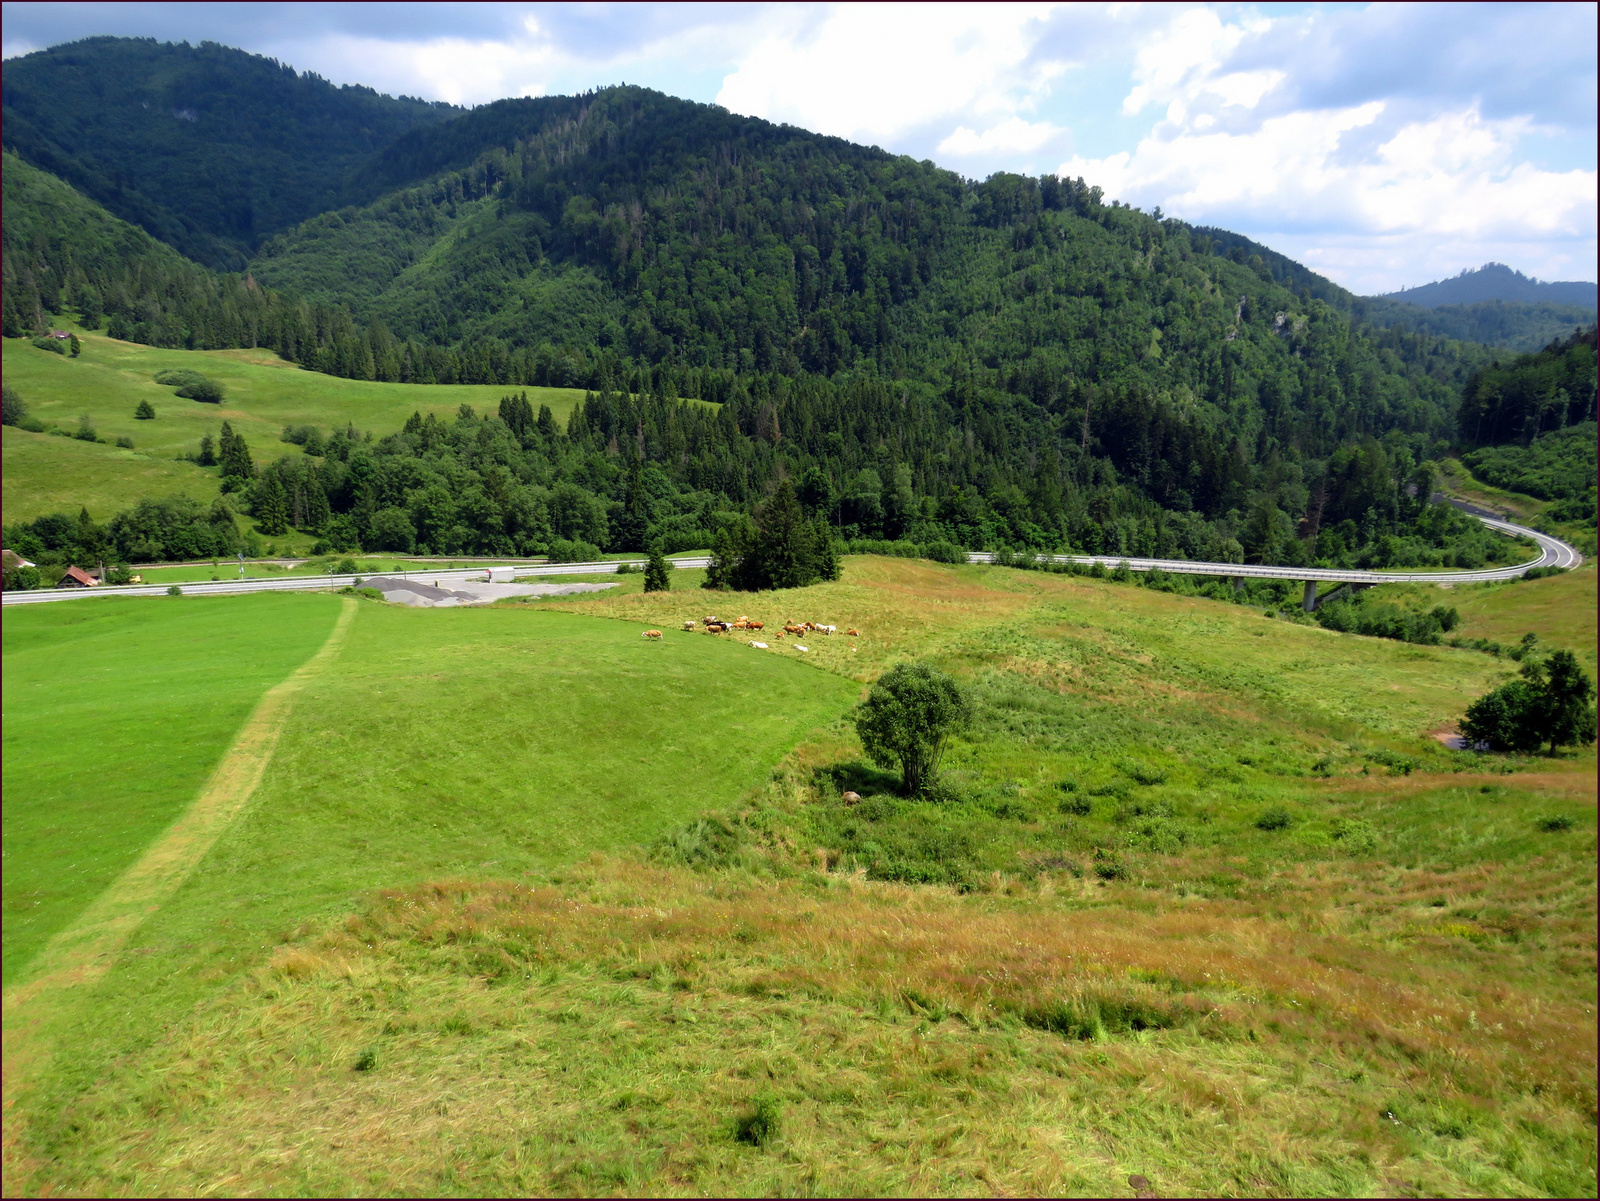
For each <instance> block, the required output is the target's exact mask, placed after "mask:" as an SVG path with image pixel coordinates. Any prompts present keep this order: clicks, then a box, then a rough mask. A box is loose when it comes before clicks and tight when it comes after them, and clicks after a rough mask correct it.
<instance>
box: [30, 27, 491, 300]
mask: <svg viewBox="0 0 1600 1201" xmlns="http://www.w3.org/2000/svg"><path fill="white" fill-rule="evenodd" d="M3 93H4V126H3V129H4V138H5V148H6V149H7V150H12V151H15V152H18V153H20V154H21V155H22V157H23V158H25V159H26V160H27V161H29V162H30V163H33V164H34V165H35V166H38V167H42V168H44V169H45V170H47V171H49V172H51V173H52V174H54V175H57V176H59V177H60V178H62V179H64V180H66V181H67V182H68V183H70V184H72V185H73V187H75V188H77V189H78V190H79V191H81V192H83V193H84V194H85V195H86V196H89V197H90V198H92V199H94V200H96V201H98V202H99V203H100V204H102V205H104V206H105V207H106V209H108V210H109V211H110V212H111V213H113V214H114V215H116V216H118V217H121V218H122V219H123V220H125V221H130V222H132V223H133V224H135V225H137V226H139V227H140V228H142V229H143V230H145V231H146V232H147V233H149V234H151V235H153V236H154V237H157V238H160V239H161V240H162V241H163V242H166V243H167V244H168V245H170V246H174V247H176V248H177V249H178V250H181V251H182V252H183V253H184V254H185V255H187V256H188V257H189V258H191V259H194V260H195V261H196V262H200V263H204V264H205V265H206V266H208V267H212V268H214V269H216V270H223V271H232V270H238V269H239V268H241V267H242V266H244V264H245V262H246V261H247V260H248V259H249V257H250V256H251V254H252V253H253V252H254V251H255V249H256V247H257V246H259V245H260V243H261V241H262V239H264V238H266V237H268V236H269V235H271V234H274V233H277V232H278V231H280V230H283V229H287V228H290V227H292V226H294V225H297V224H299V223H300V222H301V221H303V220H305V219H306V218H307V217H311V216H314V215H315V214H317V213H320V212H324V211H326V210H327V209H330V208H334V207H336V206H337V205H338V204H341V203H345V202H346V197H345V193H344V180H345V177H346V175H347V174H348V173H349V172H350V171H351V169H352V168H353V167H354V166H355V165H356V164H357V162H359V161H361V160H364V159H366V158H367V157H368V156H370V155H372V154H373V153H374V152H375V151H377V150H379V149H380V148H382V147H385V146H387V145H389V144H390V143H391V142H392V141H393V140H394V139H395V138H398V137H400V136H401V135H403V134H405V133H406V132H408V131H409V130H411V129H414V128H416V127H417V126H419V125H425V124H428V123H431V122H436V121H440V120H443V119H446V118H448V117H452V116H455V115H457V114H458V113H460V111H461V110H460V109H457V108H455V107H453V106H451V105H448V104H435V103H428V102H425V101H422V100H413V99H409V98H404V97H402V98H399V99H396V98H394V97H392V96H384V95H381V94H379V93H378V92H375V91H373V90H372V89H371V88H367V87H359V86H345V87H335V86H334V85H333V84H331V83H329V82H328V81H327V80H325V79H323V78H321V77H320V76H318V75H314V74H311V73H309V72H307V73H305V74H298V73H296V72H295V71H294V70H293V69H292V68H290V67H287V66H284V65H282V64H280V63H278V62H276V61H274V60H272V59H270V58H263V57H261V56H260V55H257V54H249V53H246V52H245V51H243V50H234V49H231V48H229V47H226V46H219V45H216V44H215V43H212V42H202V43H201V44H200V45H198V46H190V45H189V44H188V43H180V44H176V45H175V44H172V43H167V42H156V41H153V40H151V39H148V38H107V37H102V38H87V39H85V40H83V41H79V42H69V43H67V44H65V45H62V46H56V47H53V48H51V49H49V50H41V51H38V52H37V53H34V54H28V55H24V56H22V57H20V58H15V59H11V60H10V61H8V62H7V63H6V65H5V75H4V80H3Z"/></svg>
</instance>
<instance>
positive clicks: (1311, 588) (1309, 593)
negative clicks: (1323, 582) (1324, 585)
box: [1300, 580, 1317, 613]
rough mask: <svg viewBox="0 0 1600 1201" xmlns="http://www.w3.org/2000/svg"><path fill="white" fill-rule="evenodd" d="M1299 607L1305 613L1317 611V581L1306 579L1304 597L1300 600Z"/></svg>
mask: <svg viewBox="0 0 1600 1201" xmlns="http://www.w3.org/2000/svg"><path fill="white" fill-rule="evenodd" d="M1300 608H1301V609H1303V610H1305V611H1306V612H1307V613H1315V612H1316V611H1317V581H1315V580H1307V581H1306V598H1305V600H1303V601H1301V602H1300Z"/></svg>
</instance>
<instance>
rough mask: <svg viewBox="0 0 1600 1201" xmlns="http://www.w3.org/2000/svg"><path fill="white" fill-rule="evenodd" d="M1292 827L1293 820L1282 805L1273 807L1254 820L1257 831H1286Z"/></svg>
mask: <svg viewBox="0 0 1600 1201" xmlns="http://www.w3.org/2000/svg"><path fill="white" fill-rule="evenodd" d="M1292 825H1294V818H1293V817H1292V816H1290V813H1289V811H1288V810H1287V809H1285V808H1284V807H1283V806H1282V805H1274V806H1272V808H1270V809H1268V810H1266V811H1265V812H1263V813H1262V814H1261V816H1260V817H1258V818H1256V829H1258V830H1287V829H1288V828H1289V827H1290V826H1292Z"/></svg>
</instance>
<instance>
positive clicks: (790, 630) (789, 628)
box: [783, 621, 806, 634]
mask: <svg viewBox="0 0 1600 1201" xmlns="http://www.w3.org/2000/svg"><path fill="white" fill-rule="evenodd" d="M783 632H784V633H785V634H804V633H805V632H806V628H805V626H797V625H795V624H794V622H792V621H791V622H789V623H788V624H787V625H785V626H784V627H783Z"/></svg>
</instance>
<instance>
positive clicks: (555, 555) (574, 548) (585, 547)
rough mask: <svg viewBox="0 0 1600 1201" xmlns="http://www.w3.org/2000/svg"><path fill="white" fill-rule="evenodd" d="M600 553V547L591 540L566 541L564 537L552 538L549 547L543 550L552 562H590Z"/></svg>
mask: <svg viewBox="0 0 1600 1201" xmlns="http://www.w3.org/2000/svg"><path fill="white" fill-rule="evenodd" d="M600 554H601V551H600V548H599V547H598V546H596V545H595V544H594V543H592V542H584V541H582V540H581V539H579V540H574V541H568V540H567V539H565V538H555V539H552V540H551V542H550V549H549V550H547V551H546V552H545V556H546V557H547V558H548V559H549V560H550V562H552V563H592V562H594V561H595V560H596V559H598V558H599V557H600Z"/></svg>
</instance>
